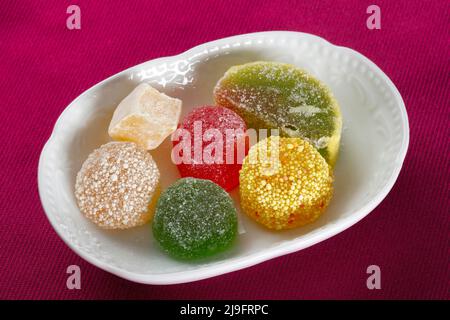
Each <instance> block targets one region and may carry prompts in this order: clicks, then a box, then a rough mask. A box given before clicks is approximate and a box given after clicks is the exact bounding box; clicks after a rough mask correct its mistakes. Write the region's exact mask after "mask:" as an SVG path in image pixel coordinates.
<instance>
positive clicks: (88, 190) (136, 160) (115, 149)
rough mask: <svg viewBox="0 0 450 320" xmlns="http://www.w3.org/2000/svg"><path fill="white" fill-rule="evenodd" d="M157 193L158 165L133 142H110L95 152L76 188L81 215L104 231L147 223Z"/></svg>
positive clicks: (89, 158) (152, 210) (83, 169)
mask: <svg viewBox="0 0 450 320" xmlns="http://www.w3.org/2000/svg"><path fill="white" fill-rule="evenodd" d="M158 191H159V170H158V167H157V166H156V163H155V161H154V160H153V158H152V156H151V155H150V153H149V152H147V151H146V150H145V149H143V148H141V147H140V146H138V145H137V144H135V143H132V142H109V143H107V144H104V145H102V146H101V147H100V148H98V149H96V150H94V151H93V152H92V153H91V154H90V155H89V157H88V158H87V160H86V161H85V162H84V163H83V166H82V167H81V170H80V171H79V172H78V175H77V178H76V184H75V197H76V199H77V204H78V207H79V208H80V211H81V212H82V213H83V214H84V215H85V216H86V217H87V218H89V219H90V220H91V221H92V222H94V223H95V224H97V225H98V226H100V227H101V228H104V229H128V228H131V227H136V226H140V225H142V224H144V223H146V222H148V221H149V220H150V219H151V218H152V217H153V213H154V207H155V205H156V199H157V198H158V193H159V192H158Z"/></svg>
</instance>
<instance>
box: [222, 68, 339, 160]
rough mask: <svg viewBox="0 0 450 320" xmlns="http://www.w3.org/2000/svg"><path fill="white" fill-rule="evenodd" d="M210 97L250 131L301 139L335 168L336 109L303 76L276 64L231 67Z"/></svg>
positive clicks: (318, 85)
mask: <svg viewBox="0 0 450 320" xmlns="http://www.w3.org/2000/svg"><path fill="white" fill-rule="evenodd" d="M214 97H215V101H216V104H218V105H220V106H223V107H227V108H230V109H232V110H234V111H235V112H236V113H237V114H239V115H240V116H241V117H242V118H243V119H244V120H245V122H246V124H247V127H248V128H249V129H250V128H253V129H278V130H279V131H280V135H281V136H285V137H298V138H303V139H304V140H307V141H308V142H310V143H311V144H312V145H313V146H314V147H316V148H317V149H318V150H319V152H320V153H321V154H322V155H323V156H324V157H325V159H326V160H327V162H328V163H329V164H331V165H332V166H333V165H334V163H335V161H336V157H337V154H338V150H339V140H340V136H341V127H342V119H341V113H340V110H339V105H338V103H337V101H336V99H335V98H334V97H333V95H332V93H331V91H330V90H329V89H328V88H327V87H326V86H325V85H324V84H323V83H321V82H320V81H319V80H318V79H316V78H314V77H313V76H312V75H310V74H308V73H307V72H305V71H303V70H301V69H299V68H297V67H295V66H292V65H289V64H285V63H278V62H264V61H258V62H253V63H248V64H244V65H239V66H234V67H232V68H230V69H229V70H228V71H227V72H226V73H225V75H224V76H223V77H222V78H221V79H220V80H219V82H218V83H217V85H216V87H215V89H214Z"/></svg>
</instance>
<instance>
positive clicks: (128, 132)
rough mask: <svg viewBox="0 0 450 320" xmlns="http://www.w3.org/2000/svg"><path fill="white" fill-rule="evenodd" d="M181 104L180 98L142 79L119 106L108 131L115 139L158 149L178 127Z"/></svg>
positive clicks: (149, 148)
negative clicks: (153, 86)
mask: <svg viewBox="0 0 450 320" xmlns="http://www.w3.org/2000/svg"><path fill="white" fill-rule="evenodd" d="M181 105H182V103H181V100H179V99H176V98H172V97H169V96H167V95H165V94H164V93H161V92H159V91H158V90H156V89H154V88H152V87H151V86H150V85H149V84H147V83H141V84H140V85H138V86H137V87H136V88H135V89H134V90H133V91H132V92H131V93H130V94H129V95H128V96H126V97H125V99H123V100H122V101H121V102H120V104H119V105H118V106H117V108H116V111H114V115H113V117H112V120H111V123H110V124H109V129H108V133H109V135H110V136H111V138H113V139H114V140H119V141H132V142H135V143H137V144H139V145H141V146H143V147H144V148H146V149H147V150H152V149H155V148H156V147H158V146H159V145H160V144H161V143H162V142H163V141H164V139H165V138H167V137H168V136H169V135H171V134H172V132H174V131H175V130H176V128H177V125H178V120H179V118H180V113H181Z"/></svg>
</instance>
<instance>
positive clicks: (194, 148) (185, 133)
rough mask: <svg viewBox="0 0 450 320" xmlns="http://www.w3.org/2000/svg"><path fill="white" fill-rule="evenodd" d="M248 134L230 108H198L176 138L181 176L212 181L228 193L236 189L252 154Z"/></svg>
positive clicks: (184, 122)
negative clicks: (242, 171) (243, 167)
mask: <svg viewBox="0 0 450 320" xmlns="http://www.w3.org/2000/svg"><path fill="white" fill-rule="evenodd" d="M245 131H246V126H245V122H244V120H242V118H241V117H239V116H238V115H237V114H236V113H235V112H234V111H232V110H230V109H227V108H222V107H215V106H202V107H198V108H195V109H194V110H193V111H191V112H190V113H189V114H188V115H187V116H186V117H185V118H184V119H183V121H182V123H181V124H180V126H179V128H178V130H177V132H176V133H175V134H174V136H172V138H173V139H174V140H173V144H174V149H173V157H174V156H175V157H179V160H178V161H176V163H177V167H178V170H179V171H180V175H181V176H182V177H194V178H199V179H208V180H211V181H213V182H214V183H217V184H218V185H219V186H221V187H222V188H224V189H225V190H227V191H230V190H232V189H234V188H235V187H236V186H237V185H238V184H239V170H240V168H241V165H242V160H243V158H244V157H245V155H246V153H247V151H248V145H247V143H246V139H245ZM177 133H179V134H177Z"/></svg>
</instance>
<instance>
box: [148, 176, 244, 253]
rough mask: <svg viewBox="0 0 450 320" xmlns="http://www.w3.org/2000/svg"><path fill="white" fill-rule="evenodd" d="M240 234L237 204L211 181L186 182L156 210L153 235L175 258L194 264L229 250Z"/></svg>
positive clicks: (163, 196)
mask: <svg viewBox="0 0 450 320" xmlns="http://www.w3.org/2000/svg"><path fill="white" fill-rule="evenodd" d="M236 234H237V215H236V209H235V207H234V204H233V200H232V199H231V198H230V196H229V195H228V193H226V192H225V190H223V189H222V188H221V187H219V186H218V185H217V184H215V183H213V182H212V181H210V180H203V179H195V178H184V179H180V180H178V181H177V182H175V183H174V184H173V185H171V186H170V187H169V188H167V190H165V191H164V192H163V193H162V194H161V196H160V198H159V200H158V204H157V206H156V213H155V217H154V219H153V235H154V237H155V239H156V240H157V242H158V244H159V245H160V247H161V248H162V249H163V250H164V251H165V252H167V253H168V254H170V255H171V256H173V257H175V258H179V259H183V260H193V259H200V258H206V257H209V256H212V255H214V254H216V253H219V252H221V251H224V250H226V249H228V248H229V247H230V246H231V245H232V243H233V242H234V240H235V238H236Z"/></svg>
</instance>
